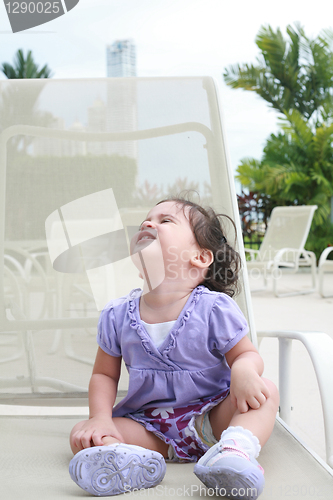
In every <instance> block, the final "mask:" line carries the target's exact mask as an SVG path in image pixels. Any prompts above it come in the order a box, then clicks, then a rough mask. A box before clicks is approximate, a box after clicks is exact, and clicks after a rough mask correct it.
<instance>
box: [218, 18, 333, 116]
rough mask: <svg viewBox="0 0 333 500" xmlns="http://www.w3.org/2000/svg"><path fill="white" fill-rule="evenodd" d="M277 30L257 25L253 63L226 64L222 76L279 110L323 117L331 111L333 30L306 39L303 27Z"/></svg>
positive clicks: (297, 25)
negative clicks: (258, 53)
mask: <svg viewBox="0 0 333 500" xmlns="http://www.w3.org/2000/svg"><path fill="white" fill-rule="evenodd" d="M287 35H288V38H287V39H286V40H285V39H284V37H283V35H282V33H281V30H280V29H279V28H278V29H277V30H276V31H274V30H273V28H271V26H267V27H261V29H260V30H259V32H258V34H257V37H256V40H255V42H256V45H257V46H258V48H259V49H260V55H259V57H258V58H257V64H243V65H240V64H237V65H233V66H230V67H229V68H226V69H225V71H224V74H223V76H224V80H225V82H226V83H227V84H228V85H230V86H231V87H232V88H235V89H236V88H242V89H244V90H249V91H252V92H256V94H258V95H259V96H260V97H262V98H263V99H265V101H267V102H268V103H269V104H270V106H271V107H273V108H274V109H276V110H278V111H279V112H280V113H284V112H285V111H289V110H291V109H296V110H298V111H299V112H300V113H301V115H303V116H304V117H305V118H306V119H310V118H311V117H312V116H313V115H314V114H315V116H314V121H315V122H318V120H319V119H321V118H323V117H324V118H326V117H327V113H331V111H332V79H333V53H332V43H333V31H330V30H326V31H323V32H322V33H321V34H320V35H319V36H318V37H317V38H315V39H314V40H310V39H309V38H308V37H306V35H305V33H304V30H303V28H302V27H301V26H300V25H299V24H296V25H295V28H293V27H292V26H288V27H287Z"/></svg>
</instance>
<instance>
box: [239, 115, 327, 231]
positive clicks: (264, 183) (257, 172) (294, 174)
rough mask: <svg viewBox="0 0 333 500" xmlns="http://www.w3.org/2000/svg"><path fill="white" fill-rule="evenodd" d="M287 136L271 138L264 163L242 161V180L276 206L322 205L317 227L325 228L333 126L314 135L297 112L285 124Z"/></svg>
mask: <svg viewBox="0 0 333 500" xmlns="http://www.w3.org/2000/svg"><path fill="white" fill-rule="evenodd" d="M282 129H283V131H284V133H282V132H280V133H279V134H277V135H275V134H271V136H270V137H269V139H268V140H267V143H266V146H265V148H264V153H263V157H262V160H261V161H260V162H258V161H257V160H253V159H248V160H242V162H241V164H240V165H239V167H238V175H237V178H238V180H239V181H240V182H241V183H242V184H243V185H244V186H246V187H248V188H250V189H251V190H252V191H255V192H261V193H265V194H266V195H269V196H270V197H271V199H272V200H274V203H275V204H276V205H318V209H317V211H316V212H315V216H314V225H315V226H318V225H321V224H325V223H326V221H327V219H328V217H329V214H330V198H331V197H332V196H333V148H332V142H333V125H330V126H326V125H322V126H321V127H318V128H317V129H316V130H315V132H312V130H311V127H310V126H309V124H308V123H307V122H306V120H304V118H303V117H302V116H301V114H300V113H299V112H298V111H296V110H293V111H292V112H291V113H288V116H286V119H285V120H284V121H283V124H282Z"/></svg>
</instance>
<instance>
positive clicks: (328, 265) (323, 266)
mask: <svg viewBox="0 0 333 500" xmlns="http://www.w3.org/2000/svg"><path fill="white" fill-rule="evenodd" d="M332 251H333V247H327V248H325V250H323V252H322V254H321V256H320V258H319V262H318V279H319V293H320V295H321V296H322V297H323V298H327V297H333V291H332V292H331V293H327V292H325V291H324V277H325V274H327V273H333V260H329V259H328V256H329V254H330V253H331V252H332Z"/></svg>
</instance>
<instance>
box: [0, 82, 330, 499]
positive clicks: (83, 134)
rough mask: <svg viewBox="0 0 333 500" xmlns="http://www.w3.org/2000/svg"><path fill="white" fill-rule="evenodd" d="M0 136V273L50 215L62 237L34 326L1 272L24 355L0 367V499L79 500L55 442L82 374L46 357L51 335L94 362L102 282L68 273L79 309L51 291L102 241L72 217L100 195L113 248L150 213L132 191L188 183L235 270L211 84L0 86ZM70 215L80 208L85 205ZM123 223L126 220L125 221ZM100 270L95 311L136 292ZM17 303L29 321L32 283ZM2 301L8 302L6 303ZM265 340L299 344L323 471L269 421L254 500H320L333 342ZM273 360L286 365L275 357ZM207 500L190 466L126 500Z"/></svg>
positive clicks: (78, 366)
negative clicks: (314, 402)
mask: <svg viewBox="0 0 333 500" xmlns="http://www.w3.org/2000/svg"><path fill="white" fill-rule="evenodd" d="M76 117H78V119H79V120H80V121H81V122H82V124H83V125H82V127H85V128H86V130H82V127H81V130H78V126H77V124H76V128H75V130H72V129H71V123H72V121H73V120H74V119H75V118H76ZM0 131H1V134H0V189H1V190H2V193H1V196H0V203H1V205H0V220H1V224H0V227H1V232H0V252H1V255H0V262H3V249H4V244H5V243H6V245H14V246H16V247H17V248H27V247H29V248H33V247H34V248H36V246H34V245H33V243H34V242H36V241H37V240H44V241H43V243H44V245H45V243H46V238H47V235H46V234H45V229H44V223H45V221H46V220H48V223H50V221H51V223H52V220H51V219H50V218H49V217H50V216H51V215H52V214H53V217H54V220H55V221H59V220H60V221H63V224H64V233H63V235H62V236H61V237H59V241H58V246H57V244H56V245H55V247H53V249H52V251H51V253H52V255H50V261H49V264H50V263H53V266H56V267H57V266H60V267H59V269H60V270H59V271H56V270H55V269H53V268H52V266H51V265H49V266H46V264H45V272H46V276H47V282H48V284H49V285H50V289H52V303H53V304H54V307H48V308H46V310H45V314H44V315H43V317H41V318H34V317H33V316H32V317H29V318H24V317H22V316H20V314H19V313H20V312H21V309H20V308H21V306H20V304H19V303H18V302H17V301H16V299H15V297H16V296H17V293H16V292H17V290H14V289H13V288H11V287H13V286H14V285H11V281H10V280H7V281H6V288H5V287H4V281H3V272H0V333H1V334H3V336H4V338H5V339H8V338H9V337H10V336H11V335H12V336H16V334H17V332H21V334H22V336H23V339H24V346H25V350H24V356H23V355H22V356H21V357H20V358H19V359H14V360H13V359H12V360H11V361H10V362H9V361H8V362H6V363H2V364H0V370H1V376H0V403H2V404H3V405H8V412H7V414H8V415H9V414H10V413H12V412H11V410H10V405H20V408H19V409H17V408H16V411H17V412H19V413H20V414H18V415H17V416H16V417H13V416H8V415H7V416H6V415H2V416H1V417H0V426H1V436H2V437H1V461H0V466H1V489H2V492H3V495H4V498H6V499H7V498H8V499H10V500H12V499H17V498H20V499H21V500H32V499H35V498H47V500H70V499H73V498H86V494H85V493H84V492H82V491H81V490H80V489H79V488H78V487H77V486H76V485H75V484H74V483H73V482H72V481H71V479H70V477H69V474H68V463H69V461H70V459H71V457H72V454H71V452H70V449H69V444H68V436H69V432H70V430H71V428H72V427H73V425H74V423H75V422H76V421H78V420H79V419H80V418H82V417H85V416H86V405H87V386H88V381H89V378H90V373H91V366H89V365H88V364H86V363H82V362H80V360H75V359H72V358H71V357H69V356H68V355H66V352H64V350H63V348H62V346H61V344H59V346H58V348H57V349H55V350H54V351H53V354H50V353H49V351H50V346H51V345H52V343H53V340H54V337H55V334H56V333H57V332H59V331H61V335H64V336H66V335H69V334H70V335H71V345H72V347H73V349H75V352H76V354H77V355H78V356H82V357H84V358H86V357H91V358H93V357H94V353H95V350H96V343H95V340H94V339H93V338H92V337H91V335H86V333H85V330H86V329H91V328H96V325H97V320H98V311H97V308H98V307H99V306H98V307H97V305H96V304H97V302H98V301H99V302H100V301H102V300H103V294H100V290H101V288H99V286H97V288H94V287H95V285H101V286H102V285H103V284H104V283H103V280H101V281H100V282H98V275H97V274H94V273H90V274H89V271H90V269H88V268H84V266H83V268H82V269H81V271H80V274H77V276H79V277H80V286H81V291H82V289H83V290H91V296H93V297H94V300H90V302H88V303H87V296H86V295H85V296H83V295H84V294H83V293H82V307H78V302H77V300H78V299H79V297H80V295H79V294H77V290H74V289H73V287H69V288H66V294H65V295H66V297H65V298H63V297H62V295H63V290H62V287H61V286H55V285H54V284H55V283H56V281H57V276H58V274H59V273H60V271H61V272H63V273H64V272H65V271H66V272H72V270H73V269H72V268H71V266H70V262H71V258H72V257H73V252H75V251H76V250H77V249H78V247H77V246H76V245H80V248H81V250H82V249H84V250H86V249H85V241H86V240H87V239H88V238H90V239H91V240H93V239H94V238H95V237H96V238H99V236H103V235H99V234H95V235H94V234H92V233H90V231H94V230H95V229H96V227H95V225H94V223H93V219H94V218H95V219H96V218H98V217H99V214H97V215H96V214H95V215H93V213H92V211H89V210H88V213H83V212H84V210H83V209H82V211H80V206H79V210H77V207H78V205H80V203H79V202H80V200H82V199H83V198H84V197H85V196H90V195H96V194H97V195H98V193H102V191H103V190H108V189H112V190H113V193H114V197H115V203H116V205H113V207H115V206H117V207H118V209H119V214H120V219H121V221H120V222H119V220H118V224H119V226H114V227H113V228H111V229H110V230H111V232H112V231H113V230H114V231H116V230H117V231H120V232H119V235H120V236H121V235H122V234H123V233H121V231H122V229H121V228H122V226H127V225H128V226H130V225H131V221H133V220H134V219H135V218H136V215H135V214H136V212H141V211H142V209H143V208H144V206H147V205H148V206H149V205H150V203H149V200H146V201H145V202H142V204H144V206H140V204H139V201H138V199H137V197H136V189H137V187H138V186H139V185H140V184H141V183H143V182H144V181H145V180H148V181H149V183H150V185H153V184H154V183H156V184H157V187H160V186H161V185H162V190H163V191H167V188H168V186H170V185H174V184H175V183H176V181H177V179H178V178H179V177H182V178H183V179H184V177H187V179H188V182H189V184H190V183H193V182H196V183H198V190H199V192H200V193H201V195H202V197H204V196H206V195H207V193H206V191H205V189H204V186H206V185H207V184H208V185H209V186H210V187H211V201H212V203H213V204H214V206H215V208H216V209H217V210H218V211H221V212H223V213H226V214H228V215H229V216H231V217H232V218H233V219H234V220H235V223H236V227H237V233H238V248H239V251H240V252H241V255H242V257H243V259H244V261H245V255H244V249H243V244H242V240H241V230H240V222H239V216H238V207H237V202H236V195H235V189H234V181H233V174H232V170H231V169H230V167H228V161H227V154H226V147H225V142H224V136H223V133H222V123H221V111H220V107H219V103H218V96H217V88H216V85H215V83H214V81H213V80H212V79H211V78H199V77H197V78H157V79H153V78H152V79H112V78H111V79H96V80H84V79H81V80H69V81H65V80H52V79H51V80H38V81H37V80H36V81H34V80H22V81H20V80H9V81H1V82H0ZM112 154H113V156H112ZM182 184H183V183H182ZM192 185H193V184H192ZM152 191H153V190H152ZM155 191H156V189H155ZM5 200H6V204H5ZM76 202H77V203H76ZM81 207H83V208H86V207H87V204H85V203H83V205H81ZM102 208H103V207H102ZM71 210H73V211H72V220H74V219H75V218H76V217H78V216H79V215H80V214H81V218H82V220H86V221H87V227H88V229H89V231H88V232H89V234H88V233H87V235H86V236H85V238H86V239H84V238H83V239H82V237H81V242H80V243H78V241H77V240H75V238H77V235H75V234H74V233H72V232H71V231H70V232H68V231H67V233H66V231H65V228H66V220H69V219H70V211H71ZM73 214H74V215H73ZM125 214H129V215H128V217H129V221H128V220H126V218H127V215H125ZM140 217H141V215H140ZM140 217H139V216H138V219H137V220H136V221H135V224H137V223H138V220H139V218H140ZM141 220H142V219H140V222H141ZM47 227H52V224H51V225H47ZM117 227H118V229H117ZM232 231H233V230H232V228H231V227H230V228H229V234H228V239H230V240H233V238H234V234H233V233H232ZM48 236H50V235H48ZM125 236H126V235H125ZM125 239H126V238H125ZM51 246H52V245H51ZM83 254H84V252H83ZM83 256H84V255H83ZM67 259H69V260H68V261H67ZM74 260H75V259H74ZM111 260H112V259H111ZM22 263H23V264H24V259H23V261H22ZM67 264H68V267H67ZM103 266H104V267H103ZM88 267H89V266H88ZM100 267H101V268H102V275H103V276H108V280H107V283H105V286H109V285H110V287H111V288H110V289H109V290H111V291H109V292H108V293H107V294H106V295H107V297H106V296H105V297H104V298H105V299H109V298H111V297H110V296H109V295H108V294H109V293H110V294H111V295H112V294H115V295H116V296H117V295H118V294H119V295H120V294H121V292H122V290H124V289H126V291H128V290H130V289H131V288H133V287H135V286H137V283H140V281H139V278H138V277H137V272H136V269H135V268H134V271H133V269H132V267H131V263H130V260H129V259H127V258H126V257H124V258H123V259H120V260H116V261H114V262H110V263H109V264H105V262H104V263H101V265H100ZM84 269H86V270H84ZM77 271H79V270H78V269H77ZM96 276H97V278H96ZM94 280H95V281H94ZM242 281H243V288H242V293H241V294H240V295H239V296H238V298H237V302H238V304H239V305H240V307H241V308H242V310H243V312H244V314H245V315H246V317H247V318H248V321H249V325H250V336H251V339H252V341H253V342H254V343H255V344H256V342H257V336H256V330H255V327H254V323H253V317H252V306H251V296H250V290H249V284H248V276H247V272H246V269H244V272H243V280H242ZM13 283H15V280H14V281H13ZM45 286H46V285H45ZM112 287H114V289H112ZM96 290H97V291H96ZM27 294H28V299H29V303H30V304H31V307H32V311H34V310H35V309H36V310H38V308H39V307H40V305H41V304H42V303H43V300H44V293H43V285H42V281H41V280H38V281H37V282H35V283H34V287H32V288H29V289H28V291H27ZM8 295H9V296H10V299H11V300H7V297H8ZM95 299H96V300H95ZM59 303H61V307H59V306H58V305H59ZM272 328H274V325H272ZM264 335H266V336H268V335H274V336H277V337H279V338H280V337H282V340H281V345H282V346H284V342H285V338H284V337H287V338H288V339H299V340H301V341H302V342H303V343H304V344H305V345H306V346H307V347H308V349H309V352H310V355H311V357H312V359H313V360H314V367H315V369H316V371H317V374H318V380H319V384H320V391H321V396H322V402H323V408H324V417H325V429H326V449H327V463H325V462H324V461H323V460H321V459H320V458H319V457H318V456H317V455H316V454H315V453H313V452H312V451H311V450H310V449H308V447H307V445H306V444H304V443H302V442H301V441H300V440H299V439H298V438H297V437H296V436H295V435H294V433H293V432H292V431H291V430H290V429H289V428H288V426H287V425H286V424H285V423H284V422H283V420H281V418H277V421H276V425H275V428H274V432H273V435H272V437H271V438H270V440H269V442H268V444H267V445H266V446H265V448H264V450H263V452H262V454H261V456H260V463H261V464H262V465H263V467H264V468H265V477H266V487H265V490H264V492H263V494H262V496H261V497H260V499H262V500H268V499H269V500H281V498H284V496H291V495H293V496H298V497H301V498H302V499H313V498H314V497H316V496H320V495H321V496H322V497H323V498H325V499H328V498H330V497H331V495H332V490H333V474H332V469H331V467H332V466H333V458H332V455H333V419H332V415H333V407H332V404H333V394H332V384H331V379H332V369H331V365H330V363H331V360H332V357H333V341H332V340H331V339H330V338H329V337H328V336H326V335H324V334H322V335H317V337H316V339H315V342H313V340H314V337H313V335H312V334H301V333H298V332H287V333H281V332H274V333H273V334H272V333H270V332H266V333H265V334H264ZM286 342H288V341H286ZM14 347H15V346H12V345H7V344H6V345H2V346H1V349H2V350H3V351H4V354H3V357H9V355H10V353H7V351H6V350H7V349H8V350H9V349H13V348H14ZM314 347H316V349H314ZM5 351H6V352H5ZM284 352H286V353H287V354H286V356H287V358H284V357H283V353H284ZM288 352H289V351H288V348H286V349H283V348H282V349H281V353H282V358H281V366H282V367H284V364H285V362H286V359H288ZM125 375H126V374H125ZM119 389H120V391H119V397H121V396H122V395H123V393H124V391H125V390H126V376H125V377H124V378H122V380H121V383H120V387H119ZM280 390H281V412H282V413H281V414H282V416H283V415H288V411H289V410H288V407H289V406H290V401H288V379H287V378H286V377H284V379H283V380H282V381H281V387H280ZM33 405H34V406H37V407H38V412H39V413H47V415H46V416H44V415H40V416H38V415H35V416H27V415H28V414H29V413H31V409H29V406H33ZM74 406H79V407H83V406H84V407H85V408H84V409H82V417H81V416H79V415H73V411H74V410H72V408H70V407H74ZM42 407H45V410H44V411H43V408H42ZM49 407H53V408H51V409H50V408H49ZM55 407H59V408H55ZM67 408H68V409H67ZM2 410H3V408H2ZM38 412H37V413H38ZM285 418H286V419H287V416H285ZM206 494H207V492H206V490H205V487H204V486H203V485H202V484H201V483H200V482H199V480H198V479H197V478H196V477H195V476H194V475H193V464H169V465H168V467H167V474H166V477H165V479H164V481H163V483H162V484H161V485H159V486H158V487H156V488H155V489H153V490H149V491H146V492H145V493H144V495H143V493H142V492H136V493H135V492H134V493H131V495H133V497H140V498H142V496H143V497H145V496H146V497H147V498H161V497H164V498H168V497H169V496H173V497H178V498H182V497H184V496H189V495H190V496H193V497H195V498H199V497H203V496H205V495H206ZM210 494H211V492H210Z"/></svg>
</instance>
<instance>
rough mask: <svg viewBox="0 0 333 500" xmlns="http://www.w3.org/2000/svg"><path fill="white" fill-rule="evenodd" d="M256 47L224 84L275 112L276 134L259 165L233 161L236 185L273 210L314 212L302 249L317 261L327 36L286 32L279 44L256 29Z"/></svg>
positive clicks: (332, 188) (325, 170)
mask: <svg viewBox="0 0 333 500" xmlns="http://www.w3.org/2000/svg"><path fill="white" fill-rule="evenodd" d="M256 44H257V46H258V48H259V50H260V55H259V57H258V59H257V64H252V65H249V64H243V65H235V66H231V67H229V68H227V69H226V70H225V72H224V78H225V81H226V83H227V84H228V85H230V86H231V87H232V88H242V89H244V90H250V91H252V92H256V93H257V94H258V95H259V96H261V97H262V98H263V99H265V101H266V102H268V103H269V105H270V106H271V107H273V108H274V109H276V110H277V111H278V112H279V114H280V132H278V133H277V134H271V135H270V137H269V138H268V139H267V142H266V146H265V148H264V151H263V156H262V158H261V160H260V161H259V160H256V159H254V158H244V159H243V160H241V162H240V165H239V166H238V170H237V173H238V175H237V179H238V180H239V181H240V182H241V184H242V185H243V186H244V187H246V188H247V189H249V190H250V191H252V192H255V193H258V196H269V198H270V200H271V203H272V205H273V206H277V205H317V206H318V209H317V210H316V212H315V215H314V220H313V226H312V231H311V233H310V236H309V240H308V243H307V245H308V246H307V248H309V250H310V249H312V250H313V251H315V252H316V254H317V256H318V255H319V253H320V252H321V251H322V250H323V249H324V248H325V247H326V246H327V245H329V244H333V242H332V231H333V229H332V225H331V224H330V223H329V222H328V221H329V215H330V209H331V206H330V205H331V198H332V197H333V147H332V144H333V51H332V49H333V31H331V30H326V31H322V33H321V34H320V35H319V36H318V37H316V38H315V39H313V40H311V39H309V38H308V37H307V36H306V35H305V33H304V30H303V28H302V27H301V26H300V25H299V24H296V25H295V28H293V27H291V26H288V27H287V37H286V38H284V37H283V35H282V33H281V30H280V29H277V30H276V31H274V30H273V29H272V28H271V27H270V26H268V27H262V28H261V29H260V31H259V33H258V35H257V37H256ZM310 247H311V248H310Z"/></svg>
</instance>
